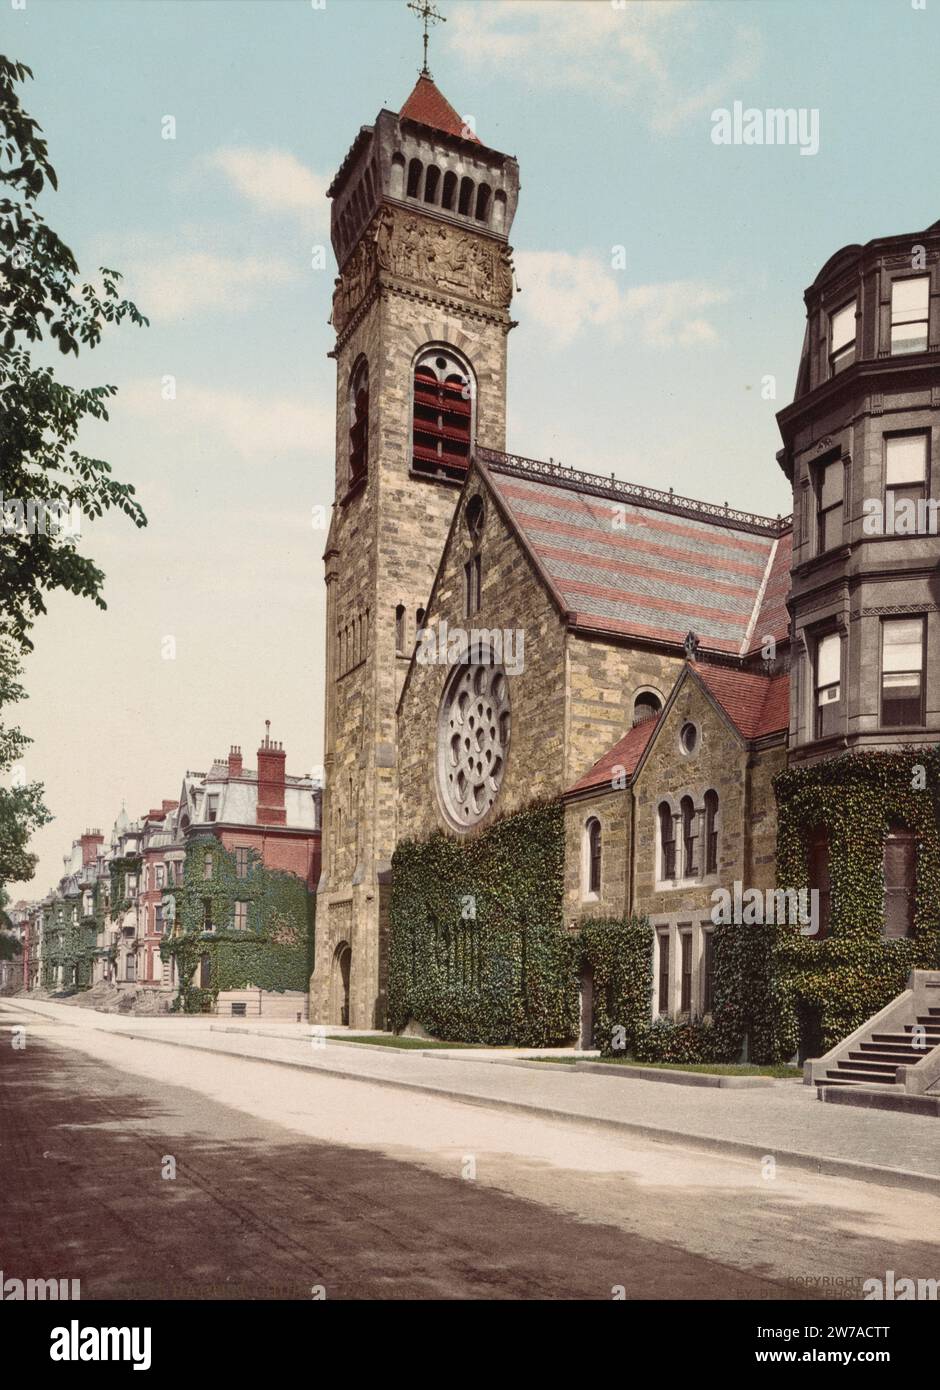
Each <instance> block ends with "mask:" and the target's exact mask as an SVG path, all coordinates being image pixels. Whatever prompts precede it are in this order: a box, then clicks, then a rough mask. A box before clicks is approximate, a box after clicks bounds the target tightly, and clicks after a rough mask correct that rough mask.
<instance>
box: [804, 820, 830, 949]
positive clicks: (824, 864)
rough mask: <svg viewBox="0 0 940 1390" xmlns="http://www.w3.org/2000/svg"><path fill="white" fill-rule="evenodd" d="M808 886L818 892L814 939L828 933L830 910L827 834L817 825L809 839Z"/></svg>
mask: <svg viewBox="0 0 940 1390" xmlns="http://www.w3.org/2000/svg"><path fill="white" fill-rule="evenodd" d="M809 886H810V891H812V890H813V889H815V890H816V892H817V893H818V894H819V930H818V932H817V933H816V940H817V941H821V940H822V938H823V937H824V936H828V935H829V918H830V912H831V903H830V896H831V893H830V884H829V835H828V832H827V831H826V829H825V827H824V826H817V828H816V829H815V830H814V831H813V833H812V835H811V836H810V841H809Z"/></svg>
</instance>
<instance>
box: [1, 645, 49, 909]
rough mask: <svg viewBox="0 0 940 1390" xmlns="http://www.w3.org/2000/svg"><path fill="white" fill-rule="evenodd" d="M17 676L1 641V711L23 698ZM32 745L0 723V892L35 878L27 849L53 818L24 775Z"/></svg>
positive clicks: (37, 784)
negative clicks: (24, 756)
mask: <svg viewBox="0 0 940 1390" xmlns="http://www.w3.org/2000/svg"><path fill="white" fill-rule="evenodd" d="M18 675H19V662H18V660H17V657H16V652H15V650H14V649H13V647H12V644H11V642H10V641H9V640H7V641H6V642H0V711H2V710H3V709H5V708H6V706H7V705H11V704H15V703H16V702H17V701H18V700H22V699H23V696H24V691H23V687H22V686H21V685H20V684H19V682H18V681H17V676H18ZM30 743H32V739H30V738H27V736H26V735H25V734H24V733H23V732H22V731H21V730H20V729H16V728H11V727H8V726H7V725H5V724H4V723H3V722H2V721H0V776H2V777H3V779H4V781H5V782H6V781H8V782H9V784H10V785H9V786H0V890H2V889H3V885H4V884H6V883H18V882H21V881H22V882H25V881H26V880H27V879H30V878H32V876H33V874H34V873H35V871H36V858H37V856H36V855H35V854H31V853H30V852H29V851H28V849H27V845H28V844H29V837H30V836H31V835H32V833H33V831H34V830H38V829H39V827H40V826H42V825H46V824H48V822H49V821H50V820H51V819H52V817H51V815H50V814H49V812H48V810H47V809H46V807H45V805H44V804H43V800H42V793H43V788H42V784H41V783H40V782H27V781H26V779H25V776H24V775H23V771H22V754H23V751H24V750H25V749H26V748H27V746H28V745H29V744H30ZM0 904H2V899H0Z"/></svg>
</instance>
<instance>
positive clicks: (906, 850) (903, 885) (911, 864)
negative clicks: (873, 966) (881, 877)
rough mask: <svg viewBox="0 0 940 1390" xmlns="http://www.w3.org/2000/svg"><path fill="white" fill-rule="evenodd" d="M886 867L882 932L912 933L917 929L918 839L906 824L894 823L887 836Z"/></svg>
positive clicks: (900, 934) (894, 934)
mask: <svg viewBox="0 0 940 1390" xmlns="http://www.w3.org/2000/svg"><path fill="white" fill-rule="evenodd" d="M884 870H885V914H884V929H883V935H884V936H887V937H899V936H910V935H912V933H913V931H914V895H915V887H916V877H917V840H916V838H915V837H914V834H913V833H912V831H910V830H908V829H907V828H906V827H905V826H903V825H892V826H891V828H890V829H889V831H888V834H887V836H886V837H885V857H884Z"/></svg>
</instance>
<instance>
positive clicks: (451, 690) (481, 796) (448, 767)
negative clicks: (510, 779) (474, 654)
mask: <svg viewBox="0 0 940 1390" xmlns="http://www.w3.org/2000/svg"><path fill="white" fill-rule="evenodd" d="M509 728H510V716H509V682H508V681H507V679H506V673H505V671H504V670H502V668H501V667H499V666H495V667H494V666H467V667H458V669H457V670H456V671H455V672H454V675H453V676H452V677H451V679H450V682H449V683H448V685H447V687H446V689H445V691H444V698H443V700H442V701H441V713H440V720H439V724H438V739H437V750H438V751H437V780H438V788H439V790H440V794H441V801H442V803H443V806H444V810H445V812H446V814H447V817H448V819H449V820H450V821H451V822H452V823H453V824H454V825H455V826H458V827H459V828H461V829H466V828H467V827H468V826H471V825H476V823H477V821H480V820H482V819H483V817H484V816H485V815H486V814H487V813H488V812H489V811H490V810H491V809H492V807H493V805H494V803H495V801H496V798H497V797H498V796H499V788H500V784H501V782H502V780H503V774H504V772H505V770H506V755H507V752H508V749H509Z"/></svg>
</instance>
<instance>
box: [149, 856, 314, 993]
mask: <svg viewBox="0 0 940 1390" xmlns="http://www.w3.org/2000/svg"><path fill="white" fill-rule="evenodd" d="M207 871H208V873H209V876H208V877H207ZM168 891H169V892H171V893H172V894H173V897H174V902H175V917H174V924H173V929H172V935H168V936H166V937H164V939H163V941H162V943H161V946H160V955H161V959H163V960H167V959H169V958H170V957H171V956H175V958H176V966H177V978H178V979H179V981H180V989H179V994H178V996H177V998H176V1000H175V1001H174V1004H173V1007H174V1009H177V1010H180V1009H181V1010H182V1011H183V1012H184V1013H199V1012H201V1011H202V1010H203V1009H204V1008H208V1007H211V1006H212V1005H213V1004H214V1002H215V1000H216V998H217V997H218V994H219V991H220V990H230V989H244V988H246V987H247V986H248V985H252V986H254V987H255V988H256V989H263V990H274V991H277V992H278V993H280V992H283V991H284V990H306V988H307V984H308V981H309V979H310V975H311V973H312V971H313V920H314V911H315V902H316V900H315V897H314V895H313V894H311V893H309V892H308V891H307V886H306V884H305V883H304V882H303V880H302V879H300V878H298V877H297V876H296V874H291V873H286V872H284V871H282V870H278V869H266V868H265V867H264V865H263V864H262V863H261V860H260V858H259V856H258V855H257V854H256V853H255V852H254V851H253V850H252V851H250V852H249V856H248V870H247V873H246V874H245V875H244V876H240V875H239V873H238V869H237V864H236V859H235V855H234V854H232V853H230V852H229V851H228V850H226V849H224V848H223V846H222V844H221V842H220V841H219V840H217V839H216V838H215V837H214V836H210V835H201V836H199V837H197V838H196V839H194V840H193V841H192V842H191V844H190V845H189V846H188V847H187V850H186V863H185V868H184V874H183V882H182V883H181V884H177V885H176V886H175V887H173V888H170V889H169V890H168ZM237 902H243V903H245V904H246V906H247V914H246V925H245V926H244V927H240V926H239V927H237V926H236V925H235V923H236V907H235V904H236V903H237ZM210 925H211V928H212V929H211V930H208V929H207V927H209V926H210ZM203 958H207V961H208V968H209V983H208V985H207V986H205V987H204V986H203V985H201V984H197V983H196V982H195V980H196V975H197V971H198V969H199V967H200V965H201V962H202V960H203Z"/></svg>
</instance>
